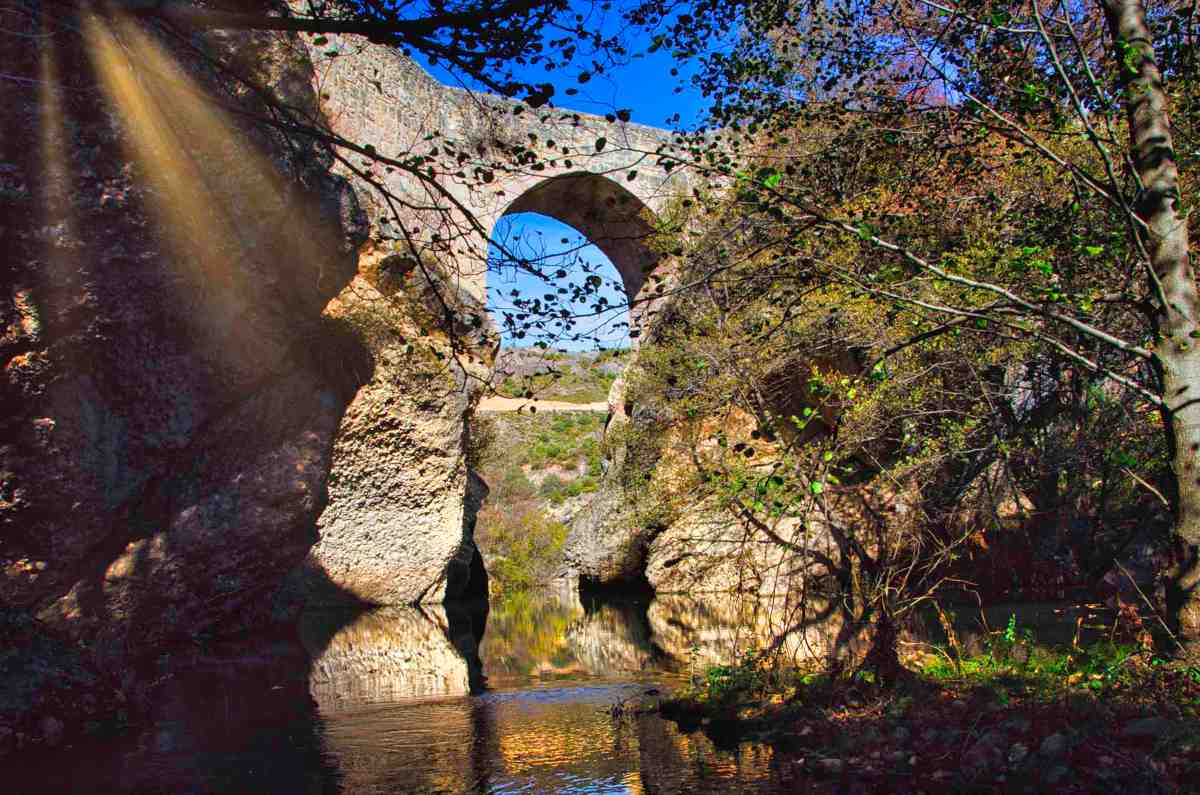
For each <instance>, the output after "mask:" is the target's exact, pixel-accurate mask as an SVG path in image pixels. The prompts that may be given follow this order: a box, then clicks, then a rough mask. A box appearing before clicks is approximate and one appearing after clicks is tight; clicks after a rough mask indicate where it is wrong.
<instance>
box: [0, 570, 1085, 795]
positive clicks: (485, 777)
mask: <svg viewBox="0 0 1200 795" xmlns="http://www.w3.org/2000/svg"><path fill="white" fill-rule="evenodd" d="M1013 613H1019V615H1018V617H1017V618H1016V619H1015V620H1016V621H1017V622H1018V624H1019V625H1020V626H1022V627H1025V626H1030V627H1033V628H1034V630H1035V634H1037V635H1038V636H1039V637H1045V638H1057V637H1058V635H1056V634H1055V633H1056V632H1057V633H1059V634H1060V635H1063V636H1064V637H1070V636H1071V634H1072V633H1073V631H1074V627H1075V623H1076V617H1077V616H1076V614H1075V613H1073V612H1071V611H1070V610H1068V609H1064V608H1063V607H1062V606H1049V605H1033V606H1023V607H1014V608H1011V609H1010V608H1005V607H998V608H995V609H993V610H992V611H990V612H989V613H988V614H987V615H986V616H984V617H983V620H985V621H986V622H987V623H988V624H989V625H990V626H993V627H995V626H1003V625H1004V624H1005V622H1006V621H1007V618H1008V616H1009V615H1010V614H1013ZM829 615H832V613H830V612H828V611H825V612H823V611H821V610H820V609H818V607H817V606H815V605H813V604H811V603H810V604H809V605H807V606H806V609H805V610H800V609H799V607H798V606H797V605H789V604H787V603H785V602H783V601H782V600H778V601H772V600H761V599H758V600H756V599H750V598H745V599H742V598H738V597H731V596H715V595H714V596H711V597H707V598H694V597H686V596H659V597H657V598H655V599H653V600H651V601H649V602H647V601H644V600H643V601H638V600H607V601H604V600H587V599H585V600H581V599H580V598H579V596H578V594H574V593H566V594H563V593H559V594H557V595H553V594H546V595H536V596H534V595H525V596H521V597H518V598H513V599H508V600H505V601H502V602H500V603H499V604H496V605H493V606H492V608H491V611H490V613H489V612H488V608H487V606H486V605H474V606H470V605H461V606H453V607H422V608H381V609H377V610H371V611H366V612H353V611H349V612H348V611H319V612H313V613H309V614H306V615H305V616H304V617H303V618H302V620H301V621H300V623H299V625H298V627H297V632H296V633H295V634H294V635H293V636H289V637H282V638H280V637H277V638H258V639H255V640H253V641H249V642H246V643H242V644H240V645H237V646H232V647H228V648H223V649H221V650H214V649H208V650H203V651H200V650H196V649H189V650H186V651H183V652H174V653H172V654H165V655H163V657H161V658H160V659H158V660H156V661H154V662H153V663H152V664H151V666H150V670H148V671H144V672H142V674H141V676H142V677H143V678H144V679H145V681H153V682H155V683H156V684H155V686H154V691H153V692H154V693H155V699H154V701H153V704H152V712H153V716H152V717H153V721H152V723H151V725H150V728H147V729H145V730H143V731H141V732H132V733H129V734H126V735H124V736H122V737H120V738H117V739H116V740H113V741H108V742H101V741H97V742H93V743H88V744H86V745H84V746H80V747H76V748H71V749H66V750H63V751H60V752H57V753H55V754H49V755H42V756H38V755H37V754H32V753H21V754H19V755H13V757H10V758H9V759H7V760H5V759H0V767H4V766H5V765H6V764H7V765H9V766H11V765H12V763H14V762H16V761H17V759H19V761H20V767H19V769H17V770H14V771H11V772H10V771H7V770H3V771H0V781H3V782H4V783H5V786H6V788H7V789H6V792H14V793H17V795H23V794H24V793H38V794H39V795H41V793H75V792H106V793H108V792H111V793H217V794H219V795H224V794H225V793H230V794H232V793H248V792H253V793H256V794H257V793H264V794H266V795H270V794H272V793H280V794H281V795H282V794H283V793H287V794H288V795H292V793H322V794H324V793H348V794H351V793H352V794H353V795H372V793H379V794H380V795H382V793H436V792H444V793H510V792H536V793H542V792H581V793H642V792H645V793H685V792H706V793H708V792H714V793H719V792H763V793H773V792H788V791H793V787H794V786H795V782H794V781H792V782H789V781H788V777H787V773H788V772H789V770H788V767H789V766H788V765H787V764H785V763H782V762H780V761H778V760H777V759H776V758H775V756H774V755H773V753H772V750H771V749H770V747H768V746H764V745H758V744H754V743H742V744H740V745H737V746H735V747H734V748H731V749H718V748H716V747H714V746H713V744H712V742H711V741H710V740H709V739H708V738H707V737H706V736H705V735H704V734H703V733H693V734H682V733H680V732H679V731H678V729H677V728H676V727H675V726H674V725H673V724H670V723H667V722H664V721H662V720H660V719H659V718H658V717H657V716H655V715H642V716H640V717H637V718H628V717H627V718H623V719H614V718H613V717H612V716H611V715H610V712H609V707H610V706H611V705H612V704H614V703H616V702H618V701H621V700H623V699H627V698H638V699H642V700H653V696H649V695H647V692H646V691H647V690H649V689H650V688H652V687H653V688H656V689H660V690H661V689H669V688H670V687H672V686H674V685H676V684H678V683H680V681H681V680H682V678H683V677H685V676H686V674H687V672H688V671H689V670H696V671H698V670H699V669H701V668H702V667H703V665H705V664H708V663H714V662H728V661H730V660H732V659H734V658H736V657H737V656H739V655H740V654H741V653H743V652H745V651H747V650H751V649H761V648H764V647H766V646H770V645H774V646H776V647H777V648H779V649H781V650H784V651H785V652H787V653H789V654H791V655H793V656H794V657H797V658H801V657H805V656H811V655H814V654H821V653H823V652H824V651H826V650H827V649H828V645H827V644H828V643H829V639H830V637H831V633H830V631H829V627H830V626H834V624H835V622H833V621H831V620H828V616H829ZM1084 617H1085V618H1086V615H1085V616H1084ZM957 618H958V622H957V623H959V624H960V633H961V634H962V637H963V639H964V642H967V643H970V642H974V636H972V635H971V634H970V632H969V631H968V628H969V625H971V624H972V622H975V623H977V624H981V623H982V622H981V620H980V614H979V612H978V611H961V612H960V613H959V614H958V615H957ZM481 633H482V636H481ZM930 639H933V640H936V638H930ZM485 685H486V686H485ZM14 757H15V758H14Z"/></svg>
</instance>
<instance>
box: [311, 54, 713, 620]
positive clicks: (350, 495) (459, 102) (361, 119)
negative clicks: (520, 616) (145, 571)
mask: <svg viewBox="0 0 1200 795" xmlns="http://www.w3.org/2000/svg"><path fill="white" fill-rule="evenodd" d="M309 49H310V57H311V58H312V60H313V63H314V77H313V80H314V88H315V89H316V91H317V93H318V95H319V96H320V98H321V105H322V110H323V112H324V116H325V118H326V119H327V120H328V123H329V124H330V126H331V128H332V130H333V132H335V133H336V134H337V135H338V136H340V137H341V138H344V139H346V140H347V141H351V142H355V143H358V144H362V145H370V146H372V147H373V148H374V150H375V151H376V152H377V153H379V154H381V155H383V156H384V157H397V158H401V159H403V158H413V157H417V158H423V159H421V160H419V161H417V166H418V167H419V168H422V169H425V168H430V169H432V170H431V171H430V172H428V173H429V174H430V175H431V176H432V179H426V178H425V175H421V176H420V177H418V176H416V175H414V174H413V173H412V171H411V170H406V169H402V168H388V167H387V165H386V164H384V163H379V162H376V163H374V164H370V163H369V159H361V158H360V160H362V163H363V165H362V169H363V171H362V173H359V174H358V175H353V174H348V176H350V178H351V182H352V183H354V184H356V186H357V187H358V190H357V191H356V192H357V193H358V195H359V196H360V201H361V202H362V203H363V204H364V206H365V207H366V208H367V214H368V217H369V220H370V223H371V228H372V231H373V233H374V236H375V238H376V239H378V238H384V239H391V240H393V241H396V245H397V246H398V247H399V248H401V249H409V250H411V249H412V248H417V249H419V250H420V251H422V252H423V251H429V252H432V253H434V254H435V256H436V257H437V259H438V260H439V261H441V262H447V261H449V262H450V263H452V265H453V268H452V276H453V278H454V279H455V280H457V282H458V284H457V286H458V287H459V288H460V289H461V290H462V291H463V292H465V293H466V294H468V295H470V296H472V297H473V298H474V299H475V300H477V301H480V302H486V290H487V248H488V243H489V239H490V236H491V232H492V229H493V227H494V225H495V223H496V222H497V221H498V220H499V219H500V218H501V217H502V216H504V215H507V214H510V213H518V212H536V213H540V214H543V215H547V216H550V217H552V218H555V219H557V220H559V221H562V222H564V223H566V224H568V225H569V226H572V227H574V228H575V229H576V230H578V231H579V232H580V233H582V234H583V235H584V236H585V237H586V238H588V239H589V240H590V241H591V242H592V243H594V244H595V245H596V246H597V247H598V248H599V249H600V250H601V251H603V252H604V253H605V255H607V256H608V258H609V259H610V260H611V261H612V263H613V265H614V266H615V267H616V269H617V270H618V272H619V273H620V275H621V278H622V281H623V286H624V288H625V292H626V295H627V297H628V298H629V300H630V301H631V302H634V303H635V308H634V311H633V312H632V315H633V317H632V320H631V322H632V323H633V324H636V323H637V322H638V320H639V317H640V315H641V311H643V309H640V308H639V307H642V308H644V306H646V305H648V304H646V303H645V302H642V301H637V299H638V297H639V293H640V292H641V291H642V290H643V288H644V287H647V277H648V275H649V274H650V273H651V271H653V270H654V269H655V268H656V267H659V266H660V265H662V263H660V259H661V256H662V255H661V254H660V253H659V252H658V251H656V249H655V247H654V245H653V240H652V238H653V233H654V227H655V223H656V220H657V218H658V217H659V216H660V215H661V214H662V213H663V212H664V211H665V210H666V209H667V208H668V206H669V204H670V203H671V202H672V201H673V200H675V199H676V198H677V197H680V196H681V195H686V194H688V193H689V192H690V191H691V188H692V185H691V183H690V182H689V177H688V175H687V173H686V171H685V170H684V169H672V168H670V167H667V166H664V161H665V160H668V159H670V158H664V157H663V153H664V152H666V151H667V150H668V149H669V148H670V147H671V145H672V140H671V134H670V133H668V132H667V131H665V130H660V129H656V128H652V127H647V126H643V125H638V124H633V123H628V122H623V121H614V120H611V119H608V118H603V117H599V116H594V115H589V114H583V113H577V112H574V111H570V110H561V109H550V108H541V109H532V108H529V107H528V106H524V105H521V104H520V103H517V102H513V101H509V100H504V99H501V98H498V97H494V96H489V95H480V94H476V93H471V92H467V91H464V90H460V89H456V88H452V87H448V86H445V85H442V84H441V83H439V82H437V81H436V80H434V79H433V78H432V77H430V76H429V75H428V74H427V73H426V72H424V71H423V70H422V69H421V68H420V67H419V66H417V65H416V64H415V63H413V62H412V61H411V60H409V59H407V58H405V57H403V56H402V55H400V54H399V53H397V52H396V51H395V50H393V49H391V48H388V47H382V46H377V45H372V44H369V43H366V42H364V41H362V40H360V39H357V38H356V37H329V39H328V41H327V42H326V43H325V44H322V45H321V46H320V47H319V48H317V47H313V46H311V45H310V48H309ZM344 173H345V172H344ZM370 181H373V182H374V183H375V184H374V186H369V185H367V184H366V183H367V182H370ZM434 183H436V184H434ZM431 208H436V209H431ZM377 254H378V252H369V253H368V254H367V257H368V258H370V257H372V256H377ZM360 270H361V267H360ZM663 270H667V269H666V268H665V267H664V268H663ZM364 289H367V288H365V287H364V286H362V285H359V286H358V287H357V288H356V295H361V294H362V292H363V290H364ZM647 289H649V288H648V287H647ZM376 358H377V360H382V361H386V360H387V359H388V356H387V354H386V353H384V354H383V355H381V356H377V357H376ZM389 377H394V378H395V379H396V380H402V379H403V376H399V375H397V376H389V373H388V372H387V368H384V370H383V371H382V372H379V371H377V372H376V374H375V376H374V378H373V380H372V382H371V383H369V384H367V385H365V386H364V387H363V388H362V389H360V391H359V394H358V397H356V399H355V401H354V403H352V404H351V406H350V408H349V409H348V411H347V418H348V419H347V420H345V421H344V422H343V432H342V434H341V435H340V437H339V442H338V444H337V446H336V447H335V452H334V461H333V467H332V473H331V478H330V503H329V506H328V507H327V508H326V509H325V511H324V513H323V514H322V516H321V518H320V519H319V521H318V529H319V531H320V540H319V541H318V542H317V544H316V546H315V547H314V548H313V550H312V552H311V554H310V556H309V565H310V567H312V568H313V569H315V570H316V573H317V575H318V576H316V577H313V578H310V579H312V580H314V581H319V582H322V583H332V584H333V585H335V586H336V587H337V588H338V589H339V590H342V591H346V592H350V593H352V594H354V595H355V596H357V597H358V598H362V599H367V600H369V601H373V602H379V603H400V602H412V601H440V600H442V599H443V598H450V597H453V596H455V595H460V594H463V593H465V592H469V591H473V590H474V589H476V588H478V587H479V585H480V580H481V577H480V574H481V571H482V562H481V561H480V559H479V553H478V551H477V550H476V548H475V546H474V542H473V527H474V514H475V512H476V510H477V509H478V507H479V505H480V504H481V500H482V497H483V494H485V493H486V485H484V484H482V482H480V481H478V478H477V477H475V476H474V475H473V473H471V472H469V471H468V470H467V468H466V467H465V466H464V464H463V455H462V450H463V449H464V443H463V438H462V437H463V433H465V432H469V431H467V430H466V428H467V424H468V420H469V416H470V413H471V406H472V405H473V404H472V397H471V396H470V395H469V392H470V389H469V388H464V389H459V390H458V391H457V392H456V393H455V394H456V397H454V398H452V399H450V398H447V399H445V400H443V401H441V402H439V403H435V404H429V405H436V408H437V410H436V411H432V412H431V411H430V410H429V408H428V405H426V408H424V409H420V410H413V401H414V399H415V400H416V402H417V403H418V404H419V403H420V401H419V399H416V398H414V397H410V398H409V403H408V404H407V405H405V404H404V403H403V402H401V403H397V402H395V401H394V400H393V398H394V395H393V391H394V390H393V387H392V386H391V385H390V384H389V383H388V382H387V379H388V378H389ZM450 391H453V390H448V393H449V392H450ZM387 401H392V402H391V404H390V405H391V409H390V410H388V411H383V412H380V411H378V408H379V404H381V403H384V402H387ZM398 407H399V408H398ZM372 412H374V413H372ZM397 420H399V422H397ZM447 440H450V441H452V444H449V445H447V444H445V442H446V441H447ZM343 472H345V473H346V474H345V476H343V474H342V473H343Z"/></svg>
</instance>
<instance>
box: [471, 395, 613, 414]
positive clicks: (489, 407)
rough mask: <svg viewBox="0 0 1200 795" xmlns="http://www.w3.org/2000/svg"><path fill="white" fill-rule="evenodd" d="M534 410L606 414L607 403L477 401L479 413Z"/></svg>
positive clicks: (497, 397) (502, 398)
mask: <svg viewBox="0 0 1200 795" xmlns="http://www.w3.org/2000/svg"><path fill="white" fill-rule="evenodd" d="M534 408H536V409H537V410H538V411H603V412H605V413H607V412H608V404H607V403H567V402H566V401H562V400H529V399H527V398H509V397H500V396H499V395H492V396H489V397H485V398H484V399H483V400H481V401H479V409H478V410H479V411H495V412H500V411H517V410H518V409H523V410H524V411H526V412H528V411H530V409H534Z"/></svg>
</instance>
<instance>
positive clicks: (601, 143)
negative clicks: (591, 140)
mask: <svg viewBox="0 0 1200 795" xmlns="http://www.w3.org/2000/svg"><path fill="white" fill-rule="evenodd" d="M607 145H608V139H607V138H605V137H603V136H601V137H600V138H597V139H596V151H597V152H603V151H604V147H605V146H607Z"/></svg>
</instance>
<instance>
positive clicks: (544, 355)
mask: <svg viewBox="0 0 1200 795" xmlns="http://www.w3.org/2000/svg"><path fill="white" fill-rule="evenodd" d="M629 353H630V352H629V350H628V349H627V348H622V349H615V350H608V351H578V352H570V353H568V352H563V351H554V350H548V351H544V350H541V349H539V348H508V349H505V350H502V351H501V352H500V355H499V356H498V357H497V358H496V381H495V387H496V391H497V392H498V393H499V394H501V395H504V396H505V397H524V398H535V399H538V400H561V401H565V402H568V403H599V402H603V401H604V400H606V399H607V398H608V390H609V389H610V388H611V387H612V384H613V381H615V380H616V379H617V376H618V375H619V374H620V373H621V370H623V369H624V368H625V365H626V364H627V363H628V361H629Z"/></svg>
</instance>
